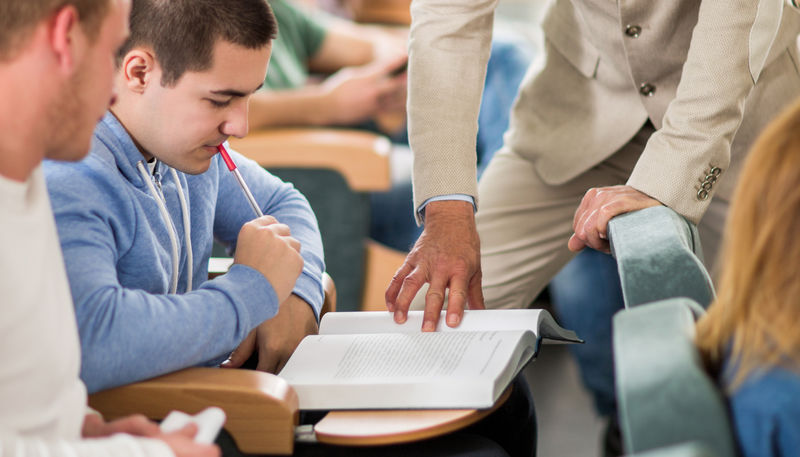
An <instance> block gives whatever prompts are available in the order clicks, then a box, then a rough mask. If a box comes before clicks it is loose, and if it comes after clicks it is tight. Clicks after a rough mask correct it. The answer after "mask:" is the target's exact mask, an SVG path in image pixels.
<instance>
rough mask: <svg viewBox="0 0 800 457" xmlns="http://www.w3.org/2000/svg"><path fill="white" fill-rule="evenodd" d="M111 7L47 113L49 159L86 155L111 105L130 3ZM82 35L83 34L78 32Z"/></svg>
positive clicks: (119, 0)
mask: <svg viewBox="0 0 800 457" xmlns="http://www.w3.org/2000/svg"><path fill="white" fill-rule="evenodd" d="M109 3H110V8H109V11H108V13H107V14H106V17H105V18H104V19H103V22H102V24H101V26H100V31H99V33H98V34H97V37H96V38H95V40H94V42H89V40H88V38H86V36H85V35H83V36H81V37H80V38H81V39H83V40H85V42H86V43H87V47H86V48H85V54H83V55H82V56H81V60H80V62H79V63H78V65H79V66H78V68H77V69H76V72H75V74H74V75H73V77H72V78H70V80H69V81H68V82H67V83H66V84H65V85H64V90H63V91H62V93H61V97H60V100H58V101H57V103H55V105H54V106H53V107H52V109H51V112H50V116H49V117H50V119H52V122H51V123H52V124H53V129H52V131H51V139H52V141H51V142H50V144H51V147H49V148H48V150H47V151H46V155H47V157H48V158H51V159H59V160H79V159H81V158H83V157H84V156H86V154H87V153H88V152H89V144H90V142H91V138H92V132H93V131H94V128H95V125H96V124H97V122H98V121H99V120H100V119H101V118H102V117H103V114H104V113H105V111H106V110H107V109H108V107H109V105H110V104H111V103H112V100H113V94H112V88H113V75H114V71H115V69H114V55H115V53H116V52H117V49H119V47H120V46H121V45H122V43H123V42H124V41H125V38H127V36H128V15H129V14H130V7H131V3H130V0H109ZM80 33H82V31H81V32H80Z"/></svg>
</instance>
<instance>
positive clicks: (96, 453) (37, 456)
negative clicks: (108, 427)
mask: <svg viewBox="0 0 800 457" xmlns="http://www.w3.org/2000/svg"><path fill="white" fill-rule="evenodd" d="M0 455H2V456H3V457H76V456H77V457H175V454H173V453H172V450H171V449H170V448H169V446H167V445H166V444H165V443H164V442H163V441H160V440H155V439H150V438H138V437H133V436H131V435H125V434H117V435H114V436H112V437H109V438H93V439H84V440H77V441H68V440H48V439H44V438H38V437H23V436H20V435H15V434H9V433H6V432H0Z"/></svg>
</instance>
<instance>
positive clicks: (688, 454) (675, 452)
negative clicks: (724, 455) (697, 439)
mask: <svg viewBox="0 0 800 457" xmlns="http://www.w3.org/2000/svg"><path fill="white" fill-rule="evenodd" d="M630 457H718V456H717V455H716V454H714V453H713V452H711V450H710V449H708V448H707V447H706V446H703V445H702V444H700V443H694V442H693V443H683V444H678V445H676V446H669V447H665V448H660V449H655V450H653V451H647V452H642V453H636V454H632V455H631V456H630Z"/></svg>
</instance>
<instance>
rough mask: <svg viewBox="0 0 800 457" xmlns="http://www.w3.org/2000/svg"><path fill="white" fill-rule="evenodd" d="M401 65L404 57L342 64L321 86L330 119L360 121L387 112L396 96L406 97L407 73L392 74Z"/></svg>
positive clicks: (397, 98)
mask: <svg viewBox="0 0 800 457" xmlns="http://www.w3.org/2000/svg"><path fill="white" fill-rule="evenodd" d="M399 66H402V61H396V62H395V61H391V62H379V63H375V64H370V65H364V66H363V67H347V68H343V69H342V70H339V71H337V72H336V73H334V74H332V75H331V76H329V77H328V78H327V79H326V80H325V81H324V82H323V83H322V85H321V86H320V87H321V89H322V90H323V91H324V92H325V94H326V97H327V100H328V102H327V103H326V104H325V105H326V108H327V110H328V116H327V117H328V118H329V119H330V121H331V123H333V124H338V125H353V124H358V123H361V122H364V121H366V120H369V119H371V118H374V117H375V116H376V115H378V114H380V113H382V112H385V111H386V110H387V109H388V108H389V107H390V106H391V103H390V102H391V101H393V100H395V101H396V100H399V99H400V98H402V100H403V101H405V92H406V76H405V74H399V75H393V74H392V71H393V70H395V69H396V68H398V67H399ZM395 104H396V103H395Z"/></svg>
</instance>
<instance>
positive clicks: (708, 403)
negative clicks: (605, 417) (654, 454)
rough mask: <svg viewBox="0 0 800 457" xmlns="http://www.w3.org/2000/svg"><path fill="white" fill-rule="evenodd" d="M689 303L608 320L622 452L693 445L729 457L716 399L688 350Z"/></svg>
mask: <svg viewBox="0 0 800 457" xmlns="http://www.w3.org/2000/svg"><path fill="white" fill-rule="evenodd" d="M696 308H699V306H697V304H696V303H694V302H692V300H690V299H687V298H673V299H669V300H663V301H659V302H656V303H651V304H648V305H644V306H637V307H635V308H632V309H625V310H622V311H620V312H618V313H617V314H616V315H615V316H614V323H613V327H612V328H613V329H614V341H613V344H614V372H615V379H616V390H617V404H618V409H619V419H620V429H621V431H622V437H623V442H624V444H625V451H626V452H627V453H638V452H644V451H649V450H654V449H658V448H662V447H666V446H671V445H676V444H680V443H686V442H698V443H701V444H702V445H703V446H706V447H707V448H708V449H709V450H712V451H713V452H714V453H715V455H719V456H724V455H736V452H735V444H734V435H733V428H732V427H731V424H730V420H729V418H728V411H727V406H726V402H725V399H724V397H723V394H722V392H721V391H720V390H719V388H718V387H717V385H716V383H715V382H714V380H712V379H711V377H710V376H709V374H708V373H707V372H706V371H705V367H704V366H703V363H702V360H701V358H700V353H699V351H698V349H697V347H696V346H695V344H694V323H695V316H696V312H695V310H696Z"/></svg>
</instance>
